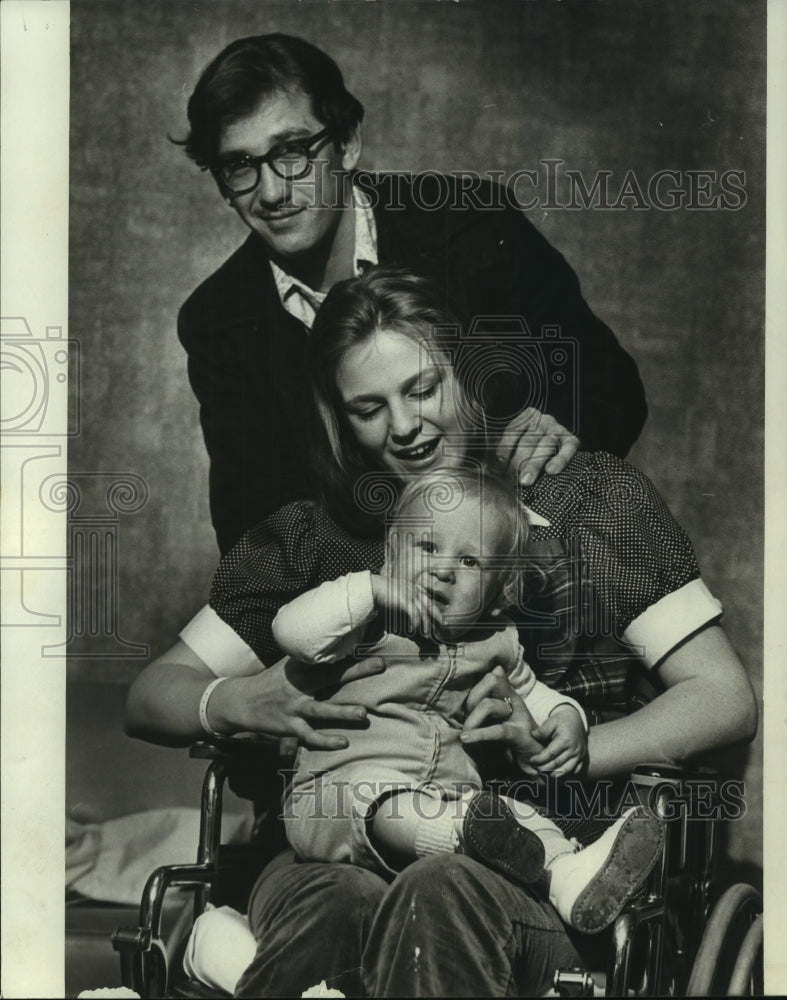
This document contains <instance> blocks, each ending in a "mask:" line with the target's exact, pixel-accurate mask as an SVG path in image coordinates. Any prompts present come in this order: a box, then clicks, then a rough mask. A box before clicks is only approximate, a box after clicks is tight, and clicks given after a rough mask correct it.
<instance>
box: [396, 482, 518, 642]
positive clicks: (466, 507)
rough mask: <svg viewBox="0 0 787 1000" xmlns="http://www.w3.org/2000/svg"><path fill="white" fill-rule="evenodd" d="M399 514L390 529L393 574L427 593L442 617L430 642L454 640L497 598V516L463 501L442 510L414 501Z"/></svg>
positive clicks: (500, 544)
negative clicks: (449, 508) (435, 634)
mask: <svg viewBox="0 0 787 1000" xmlns="http://www.w3.org/2000/svg"><path fill="white" fill-rule="evenodd" d="M403 515H404V516H403V517H402V518H400V523H399V524H398V525H396V526H395V527H394V528H393V529H392V530H393V531H394V532H396V534H397V536H398V537H397V538H396V539H394V546H393V548H394V551H395V553H396V556H395V562H394V567H393V569H394V575H395V576H397V577H399V578H400V579H406V580H408V581H410V582H412V583H413V584H416V585H420V586H421V587H423V588H424V589H425V590H426V591H427V593H428V594H429V596H430V597H431V599H432V600H433V602H434V604H435V605H436V607H437V608H438V609H439V611H440V613H441V614H442V618H443V624H442V627H441V628H440V629H439V632H438V635H437V636H436V638H439V639H441V640H442V641H444V642H456V641H458V639H459V638H461V636H462V635H463V634H464V633H465V632H467V631H468V629H470V628H471V627H472V626H473V625H474V624H475V623H476V622H477V621H478V620H479V619H480V618H481V616H482V615H483V614H484V612H488V611H490V610H491V606H492V605H493V603H494V601H495V598H496V597H497V588H498V584H499V581H500V568H499V566H497V567H495V566H494V562H495V556H498V555H501V554H503V553H504V552H506V551H507V549H508V544H507V543H508V539H507V538H506V537H505V531H504V529H503V525H502V523H501V519H500V517H499V514H498V513H497V511H496V510H495V509H494V508H487V509H486V510H482V509H481V505H480V503H479V501H478V499H476V498H473V497H465V498H464V499H463V500H462V501H461V502H460V503H459V505H458V506H457V507H456V508H455V509H454V510H451V511H448V512H441V511H432V510H429V509H427V507H426V505H425V504H424V502H423V500H422V499H420V498H419V499H416V500H414V501H413V502H412V503H411V504H410V505H409V506H408V507H407V509H406V510H405V511H404V512H403ZM407 522H410V523H407Z"/></svg>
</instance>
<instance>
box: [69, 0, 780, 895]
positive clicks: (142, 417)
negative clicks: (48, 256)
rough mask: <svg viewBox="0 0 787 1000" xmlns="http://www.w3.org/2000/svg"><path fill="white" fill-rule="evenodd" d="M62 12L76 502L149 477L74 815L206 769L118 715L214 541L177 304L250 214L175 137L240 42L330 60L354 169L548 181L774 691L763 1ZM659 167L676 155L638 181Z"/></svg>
mask: <svg viewBox="0 0 787 1000" xmlns="http://www.w3.org/2000/svg"><path fill="white" fill-rule="evenodd" d="M71 15H72V67H71V208H70V213H71V214H70V229H71V242H70V269H71V282H70V316H69V333H70V336H71V337H72V338H76V339H77V340H79V342H80V345H81V360H82V371H81V420H82V424H81V428H82V429H81V431H80V434H79V435H78V436H77V437H76V438H74V439H73V440H72V441H71V443H70V451H69V464H70V468H71V471H72V474H74V476H75V481H76V482H77V483H78V484H79V485H80V488H81V489H82V490H83V494H84V501H83V504H84V505H83V508H82V513H83V515H85V516H87V515H98V514H100V512H101V509H102V504H105V500H104V494H105V492H106V490H105V487H106V483H107V482H108V481H110V480H112V479H113V477H115V478H122V477H123V474H126V477H127V478H128V475H129V474H130V475H133V476H135V477H139V479H133V480H132V482H133V483H134V484H135V488H136V489H137V490H139V489H140V488H141V487H140V481H144V484H145V488H146V489H147V500H145V497H144V493H143V494H139V495H138V499H136V500H134V501H133V502H127V503H126V505H125V506H127V507H129V508H133V507H135V506H136V507H139V509H137V510H136V511H130V512H128V513H124V512H123V510H122V508H123V504H122V503H121V504H120V505H119V506H120V508H121V512H120V513H117V511H113V512H110V513H111V514H112V518H111V519H110V521H109V522H107V524H108V525H109V527H108V528H107V526H106V524H105V527H104V529H102V530H104V536H105V537H109V536H110V535H111V541H112V545H111V546H110V548H108V549H106V548H102V549H100V550H98V554H97V555H96V556H95V558H94V559H93V562H94V563H95V574H96V576H95V579H94V580H90V579H87V578H85V579H83V580H82V582H81V583H80V584H79V588H78V590H79V594H85V595H86V597H85V603H84V605H82V604H80V607H89V606H90V605H91V604H94V605H96V606H98V604H100V607H101V612H102V614H103V615H104V618H103V619H102V621H103V622H104V624H102V622H101V621H100V622H99V623H98V625H97V626H95V627H93V629H92V638H91V628H90V627H88V628H87V629H86V632H87V633H88V634H87V637H86V638H85V639H84V640H82V642H81V643H80V644H78V645H76V646H75V647H74V649H75V653H76V652H79V653H80V654H81V655H79V656H77V655H74V657H73V658H72V665H71V667H70V671H71V672H70V683H69V697H68V706H67V708H68V725H69V743H68V776H69V784H68V789H67V803H68V808H69V809H70V810H72V813H73V815H74V816H76V817H77V818H83V819H87V818H91V819H92V818H96V819H99V818H105V817H108V816H115V815H118V814H120V813H123V812H126V811H132V810H137V809H141V808H146V807H151V806H155V805H160V804H165V803H170V802H172V803H177V804H189V805H193V804H196V801H197V800H196V798H195V791H196V788H197V786H198V782H199V780H200V776H201V771H202V768H201V765H199V764H198V763H194V762H190V761H188V760H186V755H185V752H180V751H167V750H158V749H156V748H153V747H148V746H145V745H143V744H139V743H132V741H130V740H128V739H126V737H124V736H123V735H122V733H121V731H120V724H121V722H120V720H121V709H122V704H123V699H124V697H125V691H126V688H127V686H128V683H129V682H130V681H131V680H132V679H133V677H134V676H135V675H136V673H137V671H138V670H139V669H140V667H141V666H142V665H143V664H144V662H145V660H144V659H143V658H140V657H138V656H136V655H128V654H140V653H142V652H144V649H140V648H139V646H144V645H147V646H149V651H150V655H155V654H158V653H160V652H162V651H163V650H164V649H165V648H166V647H168V646H169V645H170V644H171V643H172V641H173V640H174V639H175V637H176V635H177V632H178V629H179V628H180V627H181V626H182V625H183V624H184V623H185V622H186V621H187V620H188V619H189V617H190V616H191V615H192V613H193V612H195V611H196V610H197V609H198V608H199V607H200V606H201V605H202V604H203V603H204V602H205V600H206V599H207V592H208V585H209V582H210V579H211V575H212V572H213V569H214V567H215V563H216V559H217V549H216V547H215V543H214V538H213V533H212V529H211V526H210V521H209V517H208V505H207V461H206V456H205V452H204V449H203V445H202V438H201V433H200V430H199V426H198V413H197V405H196V403H195V401H194V399H193V397H192V395H191V391H190V389H189V386H188V383H187V378H186V365H185V356H184V354H183V352H182V350H181V348H180V345H179V343H178V341H177V337H176V334H175V317H176V313H177V310H178V307H179V305H180V303H181V302H182V301H183V300H184V299H185V298H186V296H187V295H188V294H189V293H190V292H191V290H192V289H193V288H194V287H195V286H196V285H197V284H198V283H199V282H200V281H201V280H202V279H203V278H205V277H207V276H208V275H209V274H210V273H211V272H212V271H213V270H214V269H215V268H216V267H217V266H218V265H219V264H220V263H221V262H222V261H223V260H224V259H225V258H226V256H227V255H228V254H229V253H230V252H231V251H232V250H233V249H234V248H235V247H236V246H237V245H238V244H239V243H240V241H241V240H242V239H243V237H244V232H245V231H244V230H243V229H242V227H241V224H240V222H239V221H238V220H237V219H236V217H235V216H234V215H233V214H232V212H230V211H229V210H228V208H227V206H226V205H225V204H224V202H223V201H222V200H221V198H220V197H219V196H218V194H217V192H216V190H215V188H214V185H213V182H212V180H211V178H210V177H209V176H207V175H205V174H201V173H200V172H199V171H198V170H197V169H196V168H195V167H194V166H193V165H192V164H191V163H190V162H189V161H187V159H186V158H185V156H184V155H183V153H182V152H181V150H180V149H178V148H177V147H176V146H174V145H172V144H171V143H170V142H168V140H167V136H168V135H172V136H175V137H181V136H183V135H184V134H185V128H186V119H185V105H186V100H187V97H188V95H189V94H190V92H191V89H192V88H193V85H194V83H195V82H196V79H197V76H198V74H199V72H200V70H201V69H202V67H203V66H204V65H205V64H206V63H207V61H208V60H209V59H210V58H212V56H213V55H215V54H216V53H217V52H218V51H219V49H221V48H222V47H223V46H224V45H225V44H227V43H228V42H230V41H232V40H233V39H235V38H237V37H240V36H243V35H249V34H259V33H263V32H268V31H284V32H288V33H292V34H299V35H303V37H305V38H306V39H308V40H309V41H312V42H314V43H316V44H317V45H319V46H321V47H323V48H324V49H325V50H326V51H327V52H329V53H330V54H331V55H332V56H334V58H335V59H336V60H337V62H338V63H339V65H340V67H341V68H342V70H343V71H344V74H345V79H346V82H347V85H348V87H349V89H350V90H351V91H353V92H354V93H355V94H356V95H357V96H358V97H359V98H360V99H361V100H362V101H363V103H364V105H365V107H366V121H365V123H364V142H365V153H364V158H363V161H362V166H365V167H367V168H369V169H376V168H379V169H403V170H416V171H418V170H429V169H434V170H440V171H450V170H456V169H468V170H476V171H489V170H499V171H502V172H504V173H505V174H511V173H513V172H514V171H516V170H522V169H526V170H531V171H534V172H535V174H536V176H537V178H538V184H537V186H536V187H535V188H533V187H532V186H530V185H529V183H523V184H522V185H521V186H520V187H519V189H518V190H519V192H520V194H521V197H522V198H525V197H530V196H532V195H535V196H536V198H537V199H538V204H537V205H536V206H535V207H533V208H532V209H530V210H529V213H528V214H529V216H530V218H531V219H532V221H533V222H534V223H535V224H536V225H537V226H538V227H539V228H540V229H541V230H542V232H543V233H544V234H545V235H546V236H547V237H548V238H549V240H550V241H551V242H553V243H554V245H555V246H557V247H558V248H559V249H560V250H561V251H562V252H563V253H564V254H565V256H566V257H567V258H568V260H569V261H570V262H571V263H572V264H573V266H574V267H575V269H576V270H577V272H578V273H579V276H580V279H581V281H582V285H583V290H584V293H585V296H586V298H587V300H588V302H589V303H590V305H591V306H592V308H593V309H594V310H595V311H596V312H597V313H598V314H599V315H600V316H601V318H602V319H604V320H605V321H606V322H607V323H609V325H610V326H611V327H612V328H613V329H614V330H615V332H616V333H617V335H618V337H619V338H620V340H621V342H622V343H623V344H624V346H625V347H626V348H627V349H628V350H629V351H630V352H631V353H632V354H633V355H634V357H635V358H636V360H637V362H638V364H639V367H640V371H641V374H642V377H643V380H644V382H645V386H646V389H647V392H648V400H649V405H650V417H649V420H648V423H647V425H646V428H645V431H644V434H643V436H642V438H641V440H640V442H639V443H638V444H637V445H636V447H635V449H634V451H633V452H632V454H631V456H630V457H631V460H632V461H633V462H634V463H636V464H637V465H639V466H640V467H641V468H642V469H644V470H645V471H646V472H647V473H648V474H649V475H650V476H651V477H652V478H653V479H654V480H655V482H656V484H657V485H658V486H659V487H660V489H661V491H662V493H663V495H664V497H665V498H666V500H667V502H668V503H669V504H670V506H671V507H672V510H673V511H674V513H675V514H676V516H677V517H678V519H679V520H680V521H681V523H682V524H683V525H684V527H685V528H686V529H687V531H688V532H689V534H690V536H691V537H692V539H693V541H694V543H695V546H696V549H697V553H698V556H699V559H700V563H701V565H702V567H703V572H704V576H705V578H706V580H707V581H708V583H709V585H710V587H711V589H712V590H713V591H714V592H716V593H717V594H718V595H719V596H720V597H721V598H722V599H723V601H724V603H725V606H726V619H725V623H726V628H727V630H728V632H729V634H730V636H731V638H732V640H733V642H734V644H735V646H736V647H737V649H738V650H739V652H740V654H741V656H742V658H743V659H744V661H745V662H746V664H747V665H748V667H749V669H750V671H751V674H752V677H753V679H754V680H755V683H756V684H757V686H758V690H759V688H760V685H761V675H762V663H761V639H762V627H761V626H762V621H761V602H762V581H761V576H762V505H763V495H762V457H763V456H762V452H763V293H764V288H763V286H764V243H763V241H764V235H763V224H764V195H765V191H764V145H765V5H764V4H763V3H761V2H751V0H739V2H730V0H705V2H698V0H691V2H685V0H672V2H662V3H659V2H633V0H625V2H595V0H588V2H563V3H543V2H518V0H509V2H499V0H498V2H483V3H482V2H480V0H479V2H475V3H471V2H459V3H457V2H449V3H441V2H437V0H423V2H408V0H397V2H393V0H390V2H378V3H367V2H353V0H348V2H334V3H328V2H322V0H321V2H300V3H295V2H287V3H284V2H282V3H274V2H235V0H222V2H211V3H204V2H203V3H183V2H178V0H174V2H173V0H167V2H155V3H152V2H144V3H143V2H136V0H129V2H99V0H72V6H71ZM548 160H553V161H560V162H559V163H557V164H553V165H552V166H551V167H547V166H545V161H548ZM549 170H552V171H553V172H554V179H555V183H554V186H553V190H552V197H551V198H550V197H548V191H547V173H548V171H549ZM566 170H568V171H580V172H581V174H582V177H583V179H584V180H585V182H586V184H587V185H588V186H589V185H590V184H591V182H592V180H593V178H594V176H595V175H596V174H597V173H598V172H600V171H607V172H608V175H607V178H608V180H607V184H608V198H607V201H608V203H609V204H615V203H616V202H617V203H618V205H619V207H618V208H608V209H599V208H596V209H593V208H588V209H586V208H583V207H581V201H580V202H579V204H580V207H577V208H573V209H572V208H570V207H566V206H567V205H568V204H569V203H570V201H571V190H570V188H569V187H568V184H567V175H566V174H565V171H566ZM659 171H674V172H675V173H674V174H673V175H670V176H667V177H665V179H663V181H662V182H661V183H660V185H659V186H658V187H657V188H654V187H652V185H651V190H648V186H649V184H650V183H651V179H652V178H653V177H654V175H656V174H657V173H658V172H659ZM691 171H701V172H707V173H700V174H696V173H695V174H692V173H690V172H691ZM629 172H631V173H629ZM670 191H673V192H677V193H673V194H669V192H670ZM621 192H622V193H623V195H625V196H624V197H621ZM658 201H660V202H661V206H662V207H659V206H658V204H657V202H658ZM594 203H596V204H597V203H598V198H596V199H594ZM670 204H672V205H674V206H675V207H674V208H673V209H672V210H667V207H668V206H669V205H670ZM707 206H711V207H707ZM86 473H106V474H107V476H108V479H107V478H106V477H104V476H88V475H85V474H86ZM91 491H92V492H91ZM140 504H141V506H140ZM91 505H92V506H91ZM103 509H104V513H107V511H106V508H103ZM114 546H116V563H115V562H113V560H114V559H115V555H113V553H114V552H115V549H114ZM83 570H84V566H83ZM83 576H85V573H84V572H83ZM80 588H84V589H80ZM81 600H82V599H81V597H80V598H79V601H80V602H81ZM113 616H115V617H116V625H115V624H113V623H112V620H113ZM107 623H108V624H107ZM121 640H122V642H123V643H125V644H126V645H123V644H122V643H121ZM102 644H103V645H102ZM91 652H92V653H97V654H98V655H96V656H90V657H88V656H86V655H84V654H86V653H91ZM105 652H110V653H114V654H122V655H113V656H105V655H102V654H103V653H105ZM709 711H712V706H709ZM759 748H760V742H759V740H758V742H757V743H755V745H754V746H753V747H752V748H747V749H743V750H736V751H734V752H732V753H730V754H728V755H727V758H728V759H727V763H728V764H729V765H730V766H731V767H733V768H734V769H735V770H736V771H738V772H745V776H746V779H747V782H748V804H749V814H748V816H747V817H746V819H745V820H744V821H742V822H741V823H739V824H736V826H735V829H734V830H732V831H731V840H730V852H731V855H732V857H733V859H734V860H736V861H737V862H742V861H743V860H744V859H750V860H751V861H752V862H753V863H755V864H757V863H759V861H760V859H761V846H760V838H761V794H760V791H759V789H760V784H761V775H762V768H761V761H760V749H759ZM97 751H98V752H97ZM736 874H743V875H749V874H751V876H752V877H753V878H756V872H751V873H749V872H747V871H740V872H737V873H736Z"/></svg>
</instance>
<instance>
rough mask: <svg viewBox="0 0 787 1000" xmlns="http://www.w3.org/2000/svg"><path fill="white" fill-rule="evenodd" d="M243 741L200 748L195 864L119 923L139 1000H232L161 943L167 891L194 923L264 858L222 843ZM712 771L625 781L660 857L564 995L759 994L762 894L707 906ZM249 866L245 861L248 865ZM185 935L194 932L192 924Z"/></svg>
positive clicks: (743, 890)
mask: <svg viewBox="0 0 787 1000" xmlns="http://www.w3.org/2000/svg"><path fill="white" fill-rule="evenodd" d="M237 747H238V743H233V741H218V740H217V741H201V742H199V743H196V744H194V745H193V746H192V747H191V750H190V754H191V756H192V757H199V758H204V759H207V760H208V761H209V764H208V767H207V771H206V774H205V778H204V781H203V787H202V809H201V819H200V834H199V844H198V850H197V860H196V863H194V864H182V865H169V866H164V867H161V868H157V869H156V870H155V871H154V872H153V873H152V874H151V876H150V878H149V879H148V881H147V884H146V886H145V889H144V891H143V895H142V901H141V904H140V911H139V924H138V926H137V927H125V928H119V929H118V930H117V931H116V932H115V934H114V935H113V938H112V943H113V947H114V948H115V950H116V951H117V952H119V954H120V964H121V981H122V983H123V985H124V986H128V987H130V988H131V989H133V990H135V991H136V992H137V993H139V994H140V996H142V997H217V996H226V995H227V994H224V993H222V992H221V991H217V990H215V989H211V988H209V987H207V986H205V985H204V984H202V983H199V982H197V981H195V980H193V979H189V978H188V977H187V976H186V974H185V972H184V971H183V969H182V956H183V951H184V950H185V944H186V941H187V938H188V934H185V935H184V937H183V938H182V939H181V940H179V941H170V942H166V941H165V940H164V939H163V938H162V911H163V903H164V898H165V894H166V893H167V892H168V891H169V890H170V889H173V888H181V889H182V888H187V889H189V890H193V891H194V903H193V919H194V920H196V918H197V917H198V916H199V915H200V914H202V913H203V912H204V911H205V909H206V907H207V905H208V903H209V902H212V903H214V904H220V903H221V902H224V901H225V899H226V892H227V886H228V885H232V884H235V885H236V886H237V885H238V884H239V880H242V879H243V877H244V876H246V877H247V878H248V881H247V883H246V886H245V888H246V890H247V894H248V890H250V887H251V882H252V881H253V873H254V871H255V868H254V864H255V861H256V865H257V867H256V870H257V871H259V870H260V868H261V867H262V864H263V863H264V860H266V859H265V858H264V857H263V856H261V855H260V854H257V855H256V858H255V855H254V854H253V852H251V851H249V850H248V849H245V848H243V847H241V848H237V847H229V846H226V845H225V846H222V845H221V815H222V802H223V789H224V784H225V780H226V779H227V777H228V776H231V774H232V770H233V767H234V766H235V764H236V757H237ZM713 778H714V776H713V774H712V772H708V771H692V772H688V771H684V770H682V769H680V768H675V767H669V766H665V765H641V766H639V767H637V768H635V770H634V772H633V773H632V776H631V783H632V787H633V788H634V789H635V790H636V794H637V797H638V798H639V800H640V801H641V802H642V804H643V805H645V806H646V807H647V808H649V809H651V810H653V811H654V812H655V813H656V814H657V815H659V816H660V817H662V818H663V819H664V820H665V828H666V837H665V847H664V852H663V855H662V858H661V860H660V862H659V863H657V865H656V867H655V868H654V870H653V871H652V872H651V874H650V876H649V877H648V879H647V881H646V883H645V884H644V886H643V889H642V890H641V891H640V893H638V895H637V897H636V898H635V899H633V900H632V901H631V902H630V903H629V904H628V905H627V906H626V908H625V909H624V910H623V912H622V913H621V914H620V916H619V917H618V918H617V920H616V921H615V923H614V925H613V927H612V931H611V947H610V954H609V957H608V961H607V967H606V969H605V970H604V971H603V972H602V973H598V972H591V971H589V970H584V969H559V970H556V972H555V979H554V989H555V991H556V993H557V994H558V995H560V996H593V995H594V993H598V992H599V987H602V988H603V995H605V996H609V997H627V996H643V997H648V996H708V995H725V994H726V995H731V996H732V995H734V996H741V995H748V996H758V995H762V990H763V985H762V929H763V923H762V921H763V918H762V899H761V897H760V895H759V893H758V892H757V891H756V890H755V889H754V888H753V887H751V886H749V885H745V884H739V885H735V886H732V887H731V888H729V889H728V890H727V891H726V892H725V893H724V894H723V895H722V896H721V898H720V899H718V901H716V904H715V906H714V907H713V909H712V910H711V906H712V903H713V902H714V899H713V897H714V886H713V864H714V855H715V842H716V829H715V823H716V820H715V818H714V817H713V816H712V815H711V816H710V817H708V818H696V816H695V813H696V809H695V808H694V806H695V805H696V803H695V801H694V799H695V795H696V787H697V782H702V783H703V785H704V786H706V787H707V784H708V782H709V781H712V780H713ZM250 862H251V863H250ZM188 930H189V932H190V926H189V928H188Z"/></svg>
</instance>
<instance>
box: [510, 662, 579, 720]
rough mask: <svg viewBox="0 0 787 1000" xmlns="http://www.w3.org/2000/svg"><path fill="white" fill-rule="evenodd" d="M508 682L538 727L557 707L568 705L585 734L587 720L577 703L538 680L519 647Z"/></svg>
mask: <svg viewBox="0 0 787 1000" xmlns="http://www.w3.org/2000/svg"><path fill="white" fill-rule="evenodd" d="M508 680H509V682H510V683H511V686H512V687H513V688H514V689H515V691H516V693H517V694H518V695H519V697H520V698H521V699H522V700H523V701H524V703H525V705H526V707H527V709H528V711H529V712H530V714H531V715H532V716H533V718H534V719H535V720H536V723H537V724H538V725H539V726H540V725H541V723H542V722H544V721H545V720H546V719H547V717H548V716H549V715H550V713H551V712H553V711H554V710H555V709H556V708H557V707H558V705H570V706H571V708H573V709H576V711H577V712H578V713H579V717H580V719H582V725H583V726H584V727H585V732H587V728H588V720H587V717H586V715H585V712H584V711H583V709H582V706H581V705H580V704H579V702H577V701H575V700H574V699H573V698H571V697H569V695H567V694H561V693H560V692H559V691H555V689H554V688H551V687H547V685H546V684H544V683H543V682H542V681H540V680H538V679H537V678H536V675H535V674H534V673H533V671H532V670H531V668H530V666H529V664H528V663H527V661H526V660H525V654H524V650H523V649H522V647H521V646H520V647H519V655H518V659H517V661H516V666H515V667H514V669H513V670H512V671H511V673H510V674H509V675H508Z"/></svg>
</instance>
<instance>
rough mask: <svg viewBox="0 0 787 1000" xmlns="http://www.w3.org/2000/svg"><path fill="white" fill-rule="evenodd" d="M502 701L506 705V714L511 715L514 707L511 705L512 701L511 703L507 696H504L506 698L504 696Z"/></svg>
mask: <svg viewBox="0 0 787 1000" xmlns="http://www.w3.org/2000/svg"><path fill="white" fill-rule="evenodd" d="M503 701H504V702H505V703H506V705H508V714H509V715H511V714H512V713H513V711H514V705H513V702H512V701H511V699H510V698H509V697H508V695H506V696H505V697H504V698H503Z"/></svg>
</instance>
